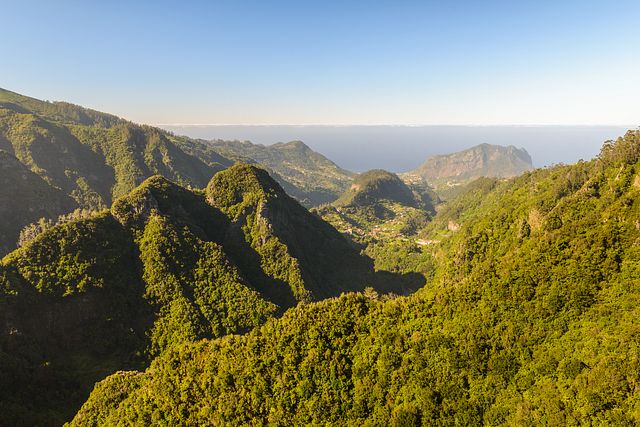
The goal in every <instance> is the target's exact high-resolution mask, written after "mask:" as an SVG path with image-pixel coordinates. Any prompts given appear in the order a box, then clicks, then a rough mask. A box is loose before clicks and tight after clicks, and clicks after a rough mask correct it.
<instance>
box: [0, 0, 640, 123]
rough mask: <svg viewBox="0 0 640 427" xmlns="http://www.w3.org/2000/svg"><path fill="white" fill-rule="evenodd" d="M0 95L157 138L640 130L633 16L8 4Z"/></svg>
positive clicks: (447, 6)
mask: <svg viewBox="0 0 640 427" xmlns="http://www.w3.org/2000/svg"><path fill="white" fill-rule="evenodd" d="M0 11H1V14H2V35H3V37H2V39H3V40H2V43H1V44H0V58H2V59H1V60H0V87H4V88H6V89H9V90H13V91H16V92H19V93H22V94H26V95H30V96H34V97H36V98H40V99H49V100H66V101H69V102H73V103H76V104H81V105H84V106H88V107H91V108H95V109H98V110H101V111H106V112H110V113H114V114H117V115H119V116H123V117H125V118H128V119H130V120H133V121H136V122H140V123H149V124H176V123H181V124H331V125H336V124H337V125H344V124H367V125H371V124H396V125H400V124H408V125H416V124H440V125H442V124H454V125H505V124H571V125H596V124H607V125H628V126H637V125H638V124H640V119H639V114H638V112H639V110H638V108H637V100H638V99H640V25H638V21H637V19H638V16H640V2H638V1H637V0H636V1H615V0H608V1H590V0H582V1H572V0H566V1H557V0H556V1H544V0H542V1H533V0H531V1H518V0H514V1H445V0H442V1H419V2H418V1H416V2H413V1H401V0H396V1H385V0H380V1H357V0H355V1H347V0H342V1H327V0H325V1H291V2H289V1H242V0H236V1H227V2H218V1H180V2H177V1H176V2H168V1H161V0H159V1H149V2H146V1H127V2H125V1H118V0H114V1H109V2H91V1H89V2H87V1H53V2H52V1H29V0H21V1H15V0H11V1H7V0H0Z"/></svg>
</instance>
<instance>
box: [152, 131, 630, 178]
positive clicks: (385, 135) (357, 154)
mask: <svg viewBox="0 0 640 427" xmlns="http://www.w3.org/2000/svg"><path fill="white" fill-rule="evenodd" d="M160 127H163V128H165V129H167V130H170V131H172V132H174V133H176V134H179V135H187V136H190V137H192V138H202V139H225V140H241V141H245V140H248V141H251V142H253V143H256V144H265V145H269V144H274V143H276V142H288V141H293V140H300V141H303V142H304V143H306V144H307V145H308V146H309V147H311V148H312V149H313V150H315V151H318V152H320V153H322V154H323V155H325V156H326V157H328V158H329V159H331V160H333V161H334V162H335V163H337V164H338V165H339V166H341V167H343V168H345V169H348V170H351V171H355V172H361V171H365V170H368V169H374V168H381V169H386V170H390V171H393V172H406V171H408V170H411V169H413V168H415V167H417V166H418V165H420V164H421V163H422V162H423V161H424V160H425V159H426V158H427V157H429V156H432V155H435V154H446V153H451V152H454V151H460V150H464V149H466V148H469V147H472V146H474V145H478V144H481V143H488V144H498V145H515V146H516V147H518V148H522V147H524V148H525V149H526V150H527V151H528V152H529V154H530V155H531V157H532V159H533V163H534V166H536V167H541V166H548V165H552V164H557V163H566V164H569V163H575V162H577V161H578V160H580V159H584V160H590V159H592V158H593V157H594V156H595V155H597V154H598V153H599V151H600V147H601V146H602V144H603V142H604V141H606V140H610V139H615V138H617V137H619V136H621V135H623V134H624V133H625V132H626V131H627V130H628V129H630V127H625V126H355V125H354V126H319V125H313V126H306V125H305V126H296V125H269V126H263V125H252V126H245V125H160Z"/></svg>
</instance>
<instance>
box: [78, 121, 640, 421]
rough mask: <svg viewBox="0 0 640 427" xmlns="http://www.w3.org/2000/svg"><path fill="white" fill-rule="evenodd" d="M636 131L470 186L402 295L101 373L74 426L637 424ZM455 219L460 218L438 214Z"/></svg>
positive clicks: (338, 303)
mask: <svg viewBox="0 0 640 427" xmlns="http://www.w3.org/2000/svg"><path fill="white" fill-rule="evenodd" d="M639 168H640V132H638V131H632V132H629V133H627V134H626V135H625V136H624V137H623V138H620V139H619V140H618V141H616V142H615V143H607V144H605V146H604V147H603V149H602V152H601V154H600V155H599V156H598V158H597V159H594V160H593V161H590V162H580V163H578V164H576V165H571V166H563V165H561V166H557V167H553V168H547V169H542V170H537V171H534V172H529V173H526V174H524V175H522V176H520V177H517V178H515V179H512V180H508V181H493V182H483V183H481V185H480V186H479V187H480V188H481V189H482V190H483V192H478V191H477V189H476V188H475V187H472V188H471V189H470V190H469V193H467V194H463V195H462V196H461V199H460V201H459V202H458V203H454V204H451V209H447V210H443V211H442V215H443V216H444V217H443V218H440V219H439V218H438V216H436V220H434V221H433V222H432V223H431V225H430V226H429V227H427V229H425V230H424V233H425V234H426V235H429V236H432V237H433V238H434V240H435V238H436V237H437V238H438V239H439V240H440V241H439V242H438V243H434V244H433V252H432V256H433V258H434V260H435V273H434V275H433V277H432V278H431V280H430V281H429V282H428V283H427V284H426V286H424V287H423V288H422V289H421V290H420V291H418V292H417V293H415V294H414V295H412V296H408V297H397V298H389V297H384V296H380V295H378V294H377V293H376V292H375V291H373V290H368V291H365V292H363V293H350V294H344V295H342V296H340V297H338V298H333V299H328V300H325V301H322V302H318V303H313V304H306V305H299V306H297V307H295V308H293V309H291V310H289V311H287V312H286V313H285V314H284V316H283V317H281V318H279V319H272V320H269V321H267V323H266V324H264V325H263V326H261V327H258V328H256V329H254V330H252V331H251V332H249V333H248V334H245V335H230V336H226V337H222V338H219V339H213V340H210V339H207V340H201V341H198V342H188V343H181V344H178V345H176V346H175V347H171V348H168V349H167V350H166V351H165V352H164V353H162V354H161V355H160V356H159V357H158V358H156V359H155V360H154V361H153V363H152V364H151V367H150V368H148V369H147V370H145V371H138V372H136V371H129V372H120V373H117V374H115V375H113V376H111V377H109V378H107V379H106V380H104V381H102V382H101V383H99V384H98V385H97V386H96V387H95V389H94V391H93V393H92V394H91V396H90V398H89V399H88V401H87V402H86V403H85V404H84V405H83V407H82V409H81V410H80V411H79V412H78V414H77V415H76V417H75V419H74V420H73V422H72V425H95V424H102V423H106V424H110V423H113V424H115V423H136V424H170V425H176V424H181V425H201V424H207V425H240V424H256V425H262V424H273V425H304V424H311V425H319V424H338V425H405V426H406V425H421V424H422V425H479V424H487V425H540V424H547V425H567V424H569V425H577V424H584V425H634V424H638V423H640V399H639V396H640V383H639V382H638V378H640V359H639V358H638V354H640V353H639V351H638V350H639V348H638V345H639V343H640V324H639V323H638V318H640V312H639V311H638V310H639V308H638V307H640V305H639V304H638V302H639V301H640V286H639V285H640V283H639V282H638V280H639V278H640V225H639V224H640V217H639V212H640V197H639V196H640V177H639V175H638V171H639V170H640V169H639ZM454 220H455V221H457V223H458V224H459V227H458V228H454V230H455V231H454V230H452V229H451V228H452V227H448V224H449V222H450V221H454Z"/></svg>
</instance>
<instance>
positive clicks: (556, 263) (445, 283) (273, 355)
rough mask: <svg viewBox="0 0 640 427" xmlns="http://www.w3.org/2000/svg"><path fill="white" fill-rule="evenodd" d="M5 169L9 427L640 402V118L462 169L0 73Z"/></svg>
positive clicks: (382, 421) (615, 407)
mask: <svg viewBox="0 0 640 427" xmlns="http://www.w3.org/2000/svg"><path fill="white" fill-rule="evenodd" d="M496 150H497V151H496V152H502V151H501V150H498V149H496ZM503 151H504V150H503ZM509 153H511V154H513V155H514V156H516V157H518V158H519V159H520V160H522V161H523V164H524V166H522V165H521V166H522V168H523V170H524V169H528V167H526V164H530V158H528V155H525V154H526V153H524V152H519V151H518V152H516V150H515V149H514V148H513V147H511V148H508V149H507V154H509ZM511 154H510V155H511ZM464 156H466V154H465V155H464ZM464 156H462V157H464ZM454 157H455V156H454ZM462 157H460V158H462ZM456 158H457V157H456ZM234 161H237V162H236V163H234ZM456 162H457V160H456V161H454V162H453V163H447V164H448V165H449V166H451V165H452V164H454V163H455V164H457V163H456ZM472 163H473V162H472ZM498 163H500V162H497V163H495V162H494V166H495V165H497V164H498ZM473 164H475V163H473ZM508 164H509V165H511V166H513V163H511V162H508ZM511 166H509V167H511ZM447 167H448V166H447ZM456 167H457V166H456ZM491 167H493V166H491ZM507 169H509V168H507ZM0 170H2V175H1V176H0V181H1V183H2V184H3V185H2V189H0V202H1V203H0V215H1V217H2V219H3V221H4V223H3V227H2V228H0V231H1V233H0V239H2V240H1V241H0V251H2V253H5V252H8V254H7V255H6V256H4V258H2V260H1V261H0V328H1V329H0V425H44V426H48V425H61V424H63V423H65V422H69V424H70V425H78V426H80V425H82V426H85V425H86V426H95V425H131V424H133V425H353V426H360V425H370V426H387V425H392V426H415V425H505V426H507V425H509V426H510V425H620V426H627V425H636V424H640V381H639V378H640V358H639V355H640V348H639V347H640V322H639V321H638V319H640V311H639V310H640V309H639V308H638V307H639V306H640V305H639V302H640V131H638V130H636V131H629V132H628V133H627V134H626V135H624V136H623V137H621V138H619V139H618V140H616V141H609V142H606V143H605V144H604V146H603V147H602V149H601V152H600V154H599V155H598V156H597V157H596V158H594V159H593V160H591V161H587V162H585V161H581V162H578V163H576V164H573V165H557V166H553V167H548V168H543V169H537V170H533V171H525V172H524V173H522V174H520V175H518V176H514V177H509V178H506V177H505V176H504V175H501V174H497V173H496V174H490V175H495V176H496V177H493V178H492V177H488V176H487V177H480V178H478V179H475V180H471V178H469V179H466V178H465V181H470V182H468V183H465V184H463V183H456V185H455V186H450V187H448V188H445V190H444V192H440V193H438V192H437V191H434V190H433V187H432V186H431V185H430V183H429V181H428V180H425V179H423V178H421V177H418V178H415V177H414V178H415V179H414V178H412V179H407V177H406V176H402V177H399V176H397V175H395V174H393V173H390V172H387V171H384V170H372V171H368V172H365V173H362V174H359V175H354V174H351V173H349V172H346V171H343V170H341V169H340V168H339V167H337V166H336V165H335V164H333V163H332V162H330V161H328V160H327V159H325V158H324V157H322V156H320V155H317V153H314V152H312V151H311V150H310V149H309V148H308V147H306V146H305V145H304V144H303V143H301V142H292V143H288V144H276V145H275V146H269V147H266V146H260V145H254V144H251V143H248V142H238V141H233V142H225V141H215V142H211V141H202V140H192V139H189V138H186V137H180V136H175V135H173V134H171V133H168V132H165V131H162V130H160V129H157V128H153V127H148V126H141V125H136V124H133V123H130V122H127V121H125V120H122V119H120V118H117V117H115V116H111V115H108V114H104V113H99V112H96V111H92V110H88V109H84V108H81V107H77V106H74V105H71V104H66V103H50V102H43V101H38V100H35V99H32V98H27V97H23V96H21V95H17V94H14V93H12V92H8V91H1V90H0ZM509 170H510V169H509ZM509 170H507V172H509ZM518 172H522V171H521V170H519V171H518ZM430 173H435V172H433V171H430ZM506 175H509V176H510V175H516V173H515V172H514V173H511V172H509V173H507V174H506ZM445 178H446V177H445ZM447 179H448V178H447ZM436 190H438V189H436ZM438 191H439V190H438ZM292 196H295V198H294V197H292ZM314 198H315V199H314ZM443 199H446V200H443ZM301 202H303V203H304V205H303V204H301ZM329 202H330V203H329ZM317 203H323V204H322V205H321V206H318V207H317V208H314V209H312V210H308V209H307V207H309V206H311V205H314V204H317ZM25 226H26V227H25ZM16 243H19V246H20V247H19V248H17V249H15V250H14V248H15V245H16ZM10 251H11V252H10Z"/></svg>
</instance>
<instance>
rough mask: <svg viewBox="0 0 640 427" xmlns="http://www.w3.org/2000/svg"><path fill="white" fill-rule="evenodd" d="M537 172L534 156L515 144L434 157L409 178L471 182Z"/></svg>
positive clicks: (477, 147)
mask: <svg viewBox="0 0 640 427" xmlns="http://www.w3.org/2000/svg"><path fill="white" fill-rule="evenodd" d="M532 169H533V164H532V162H531V156H530V155H529V153H527V151H526V150H525V149H524V148H516V147H514V146H513V145H509V146H508V147H504V146H501V145H490V144H480V145H477V146H475V147H472V148H469V149H468V150H464V151H460V152H457V153H452V154H445V155H439V156H433V157H430V158H428V159H427V160H426V161H425V162H424V163H423V164H422V165H420V166H419V167H418V168H416V169H414V170H413V171H411V172H409V173H408V174H407V175H413V176H420V177H421V178H423V179H426V180H427V181H429V182H433V181H437V180H454V181H468V180H471V179H474V178H479V177H481V176H487V177H495V178H508V177H512V176H517V175H520V174H521V173H523V172H526V171H528V170H532Z"/></svg>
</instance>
